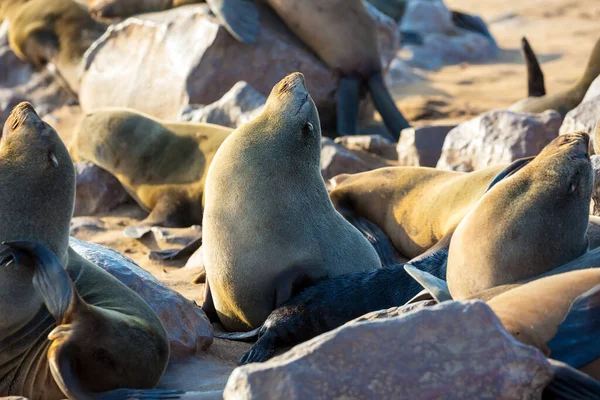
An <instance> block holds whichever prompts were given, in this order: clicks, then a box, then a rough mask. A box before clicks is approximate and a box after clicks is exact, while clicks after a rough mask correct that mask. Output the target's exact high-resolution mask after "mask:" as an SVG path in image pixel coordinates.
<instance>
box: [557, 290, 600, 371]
mask: <svg viewBox="0 0 600 400" xmlns="http://www.w3.org/2000/svg"><path fill="white" fill-rule="evenodd" d="M599 335H600V285H598V286H596V287H594V288H593V289H591V290H588V291H587V292H585V293H583V294H582V295H581V296H579V297H577V298H576V299H575V301H574V302H573V304H572V305H571V307H570V309H569V312H568V313H567V315H566V317H565V319H564V320H563V321H562V322H561V323H560V325H559V326H558V330H557V332H556V334H555V335H554V337H552V339H551V340H550V341H549V342H548V347H549V348H550V352H551V353H550V354H551V355H552V358H554V359H556V360H558V361H561V362H564V363H566V364H568V365H570V366H572V367H574V368H580V367H582V366H584V365H586V364H588V363H590V362H591V361H594V360H596V359H597V358H599V357H600V348H599V347H598V336H599Z"/></svg>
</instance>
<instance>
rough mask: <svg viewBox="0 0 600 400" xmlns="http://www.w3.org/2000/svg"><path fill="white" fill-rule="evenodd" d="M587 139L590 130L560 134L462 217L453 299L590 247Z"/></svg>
mask: <svg viewBox="0 0 600 400" xmlns="http://www.w3.org/2000/svg"><path fill="white" fill-rule="evenodd" d="M588 145H589V136H588V135H587V134H586V133H582V132H575V133H571V134H566V135H561V136H559V137H557V138H556V139H554V140H553V141H552V142H550V144H548V145H547V146H546V147H545V148H544V149H543V150H542V151H541V152H540V154H539V155H538V156H537V157H535V158H534V159H533V160H532V161H530V162H529V163H528V164H527V165H525V166H523V167H522V168H521V169H520V170H519V171H517V172H516V173H514V174H513V175H512V176H509V177H507V178H505V179H503V180H502V181H501V182H498V184H496V185H495V186H494V188H493V189H492V190H490V191H488V192H487V193H486V194H485V195H484V196H483V197H482V198H481V199H480V200H479V201H478V202H477V204H476V205H475V206H474V207H473V208H472V209H471V211H469V213H468V214H467V215H466V216H465V217H464V218H463V219H462V221H461V222H460V224H459V225H458V226H457V228H456V230H455V231H454V234H453V236H452V240H451V242H450V248H449V253H448V269H447V275H446V278H447V282H448V287H449V289H450V293H451V294H452V297H453V298H454V299H456V300H461V299H465V298H467V297H469V296H471V295H473V294H475V293H477V292H481V291H483V290H485V289H489V288H493V287H495V286H500V285H504V284H510V283H514V282H518V281H520V280H523V279H526V278H531V277H534V276H537V275H540V274H541V273H543V272H546V271H550V270H552V269H554V268H556V267H558V266H560V265H562V264H565V263H567V262H569V261H571V260H574V259H575V258H577V257H579V256H580V255H582V254H583V253H584V252H586V251H587V248H588V239H587V236H586V233H587V229H588V224H589V207H590V201H591V194H592V186H593V179H594V178H593V171H592V166H591V162H590V157H589V154H588Z"/></svg>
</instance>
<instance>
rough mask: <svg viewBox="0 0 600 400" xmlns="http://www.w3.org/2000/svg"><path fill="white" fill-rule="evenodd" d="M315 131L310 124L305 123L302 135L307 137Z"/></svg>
mask: <svg viewBox="0 0 600 400" xmlns="http://www.w3.org/2000/svg"><path fill="white" fill-rule="evenodd" d="M314 130H315V127H314V126H313V124H311V123H310V122H307V123H306V124H305V125H304V128H302V133H303V134H305V135H309V134H312V133H313V132H314Z"/></svg>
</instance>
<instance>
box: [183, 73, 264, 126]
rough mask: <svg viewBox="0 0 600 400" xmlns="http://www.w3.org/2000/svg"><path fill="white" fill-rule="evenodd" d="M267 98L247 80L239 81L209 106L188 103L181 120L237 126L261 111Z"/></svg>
mask: <svg viewBox="0 0 600 400" xmlns="http://www.w3.org/2000/svg"><path fill="white" fill-rule="evenodd" d="M266 102H267V98H266V97H265V96H263V95H262V94H260V93H259V92H257V91H256V90H255V89H254V88H253V87H252V86H250V85H249V84H248V83H246V82H238V83H236V84H235V85H233V87H232V88H231V90H229V92H227V93H225V95H223V97H221V99H219V100H217V101H216V102H214V103H212V104H209V105H207V106H199V105H188V106H184V107H183V110H182V111H181V116H180V118H179V119H180V120H182V121H193V122H208V123H211V124H217V125H221V126H228V127H230V128H237V127H239V126H240V125H243V124H245V123H247V122H249V121H251V120H252V119H254V118H255V117H256V116H257V115H258V114H260V113H261V111H262V109H263V107H264V105H265V103H266Z"/></svg>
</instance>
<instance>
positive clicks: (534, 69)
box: [521, 36, 546, 97]
mask: <svg viewBox="0 0 600 400" xmlns="http://www.w3.org/2000/svg"><path fill="white" fill-rule="evenodd" d="M521 51H522V52H523V58H524V59H525V64H526V65H527V95H528V96H529V97H540V96H545V95H546V86H545V84H544V73H543V72H542V68H541V67H540V63H539V62H538V59H537V56H536V55H535V53H534V52H533V49H532V48H531V46H530V45H529V41H528V40H527V38H526V37H525V36H523V38H521Z"/></svg>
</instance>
